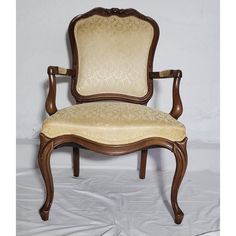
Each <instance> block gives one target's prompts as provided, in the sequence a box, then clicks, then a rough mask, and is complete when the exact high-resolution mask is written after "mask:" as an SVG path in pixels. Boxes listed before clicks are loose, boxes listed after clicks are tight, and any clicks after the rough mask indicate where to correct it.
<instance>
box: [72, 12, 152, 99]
mask: <svg viewBox="0 0 236 236" xmlns="http://www.w3.org/2000/svg"><path fill="white" fill-rule="evenodd" d="M74 34H75V39H76V44H77V47H78V53H79V72H78V80H77V85H76V89H77V91H78V93H80V94H81V95H84V96H85V95H92V94H101V93H118V94H126V95H130V96H135V97H143V96H145V95H146V93H147V89H148V88H147V60H148V54H149V49H150V46H151V43H152V40H153V35H154V30H153V26H152V25H151V24H150V23H149V22H147V21H144V20H142V19H139V18H137V17H134V16H128V17H118V16H115V15H113V16H110V17H103V16H99V15H94V16H91V17H89V18H84V19H80V20H79V21H78V22H77V23H76V25H75V28H74Z"/></svg>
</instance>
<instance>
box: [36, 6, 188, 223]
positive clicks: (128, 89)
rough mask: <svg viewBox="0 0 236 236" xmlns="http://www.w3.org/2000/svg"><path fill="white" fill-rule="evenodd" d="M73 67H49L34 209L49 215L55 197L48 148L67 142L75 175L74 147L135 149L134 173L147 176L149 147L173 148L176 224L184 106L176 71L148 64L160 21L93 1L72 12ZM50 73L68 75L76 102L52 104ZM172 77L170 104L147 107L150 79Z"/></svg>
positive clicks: (111, 151) (182, 162) (182, 160)
mask: <svg viewBox="0 0 236 236" xmlns="http://www.w3.org/2000/svg"><path fill="white" fill-rule="evenodd" d="M68 32H69V38H70V44H71V48H72V56H73V58H72V62H73V63H72V68H71V69H64V68H60V67H56V66H49V67H48V76H49V93H48V96H47V99H46V111H47V113H48V114H49V117H48V118H47V119H46V120H45V121H44V122H43V126H42V130H41V133H40V148H39V155H38V163H39V167H40V170H41V173H42V176H43V179H44V182H45V186H46V199H45V202H44V204H43V206H42V208H41V209H40V211H39V212H40V215H41V218H42V219H43V220H48V217H49V211H50V207H51V205H52V201H53V194H54V189H53V177H52V174H51V167H50V155H51V152H52V151H53V150H54V149H56V148H58V147H62V146H66V145H67V146H68V145H69V146H72V147H73V171H74V173H73V174H74V176H76V177H78V176H79V149H80V148H85V149H89V150H92V151H94V152H97V153H102V154H108V155H121V154H127V153H131V152H135V151H141V162H140V163H141V164H140V173H139V177H140V179H144V178H145V171H146V160H147V152H148V149H149V148H156V147H158V148H160V147H163V148H166V149H168V150H170V151H171V152H173V154H174V156H175V159H176V171H175V174H174V178H173V183H172V189H171V204H172V208H173V211H174V216H175V219H174V220H175V223H176V224H180V223H181V222H182V219H183V216H184V214H183V212H182V211H181V209H180V207H179V205H178V202H177V195H178V190H179V187H180V184H181V181H182V179H183V177H184V174H185V171H186V167H187V151H186V143H187V137H186V130H185V127H184V125H183V124H182V123H180V122H179V121H177V119H178V118H179V116H180V115H181V114H182V112H183V107H182V102H181V99H180V94H179V85H180V79H181V77H182V72H181V71H180V70H166V71H162V72H154V71H153V58H154V53H155V49H156V45H157V42H158V38H159V27H158V25H157V23H156V22H155V21H154V20H153V19H151V18H150V17H147V16H144V15H142V14H141V13H139V12H138V11H136V10H134V9H125V10H123V9H116V8H113V9H103V8H95V9H93V10H91V11H89V12H87V13H85V14H82V15H79V16H76V17H75V18H74V19H73V20H72V21H71V23H70V25H69V30H68ZM56 75H61V76H67V77H71V80H70V82H71V92H72V95H73V97H74V98H75V100H76V103H77V104H76V105H72V106H70V107H67V108H64V109H61V110H57V106H56V103H55V100H56V79H57V78H56ZM167 78H173V106H172V109H171V111H170V113H165V112H162V111H159V110H156V109H153V108H151V107H148V106H146V105H147V103H148V101H149V100H150V98H151V97H152V94H153V80H154V79H161V80H163V79H167Z"/></svg>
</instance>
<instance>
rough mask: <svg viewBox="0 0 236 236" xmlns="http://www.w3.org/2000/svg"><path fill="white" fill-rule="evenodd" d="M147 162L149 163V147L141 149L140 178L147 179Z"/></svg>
mask: <svg viewBox="0 0 236 236" xmlns="http://www.w3.org/2000/svg"><path fill="white" fill-rule="evenodd" d="M146 164H147V149H144V150H142V151H141V161H140V170H139V178H140V179H145V175H146Z"/></svg>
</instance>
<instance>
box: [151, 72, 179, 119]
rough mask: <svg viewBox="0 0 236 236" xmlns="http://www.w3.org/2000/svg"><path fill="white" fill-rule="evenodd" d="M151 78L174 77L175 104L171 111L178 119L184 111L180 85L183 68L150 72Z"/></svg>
mask: <svg viewBox="0 0 236 236" xmlns="http://www.w3.org/2000/svg"><path fill="white" fill-rule="evenodd" d="M150 78H151V79H166V78H173V79H174V81H173V87H172V100H173V103H172V104H173V105H172V109H171V111H170V113H169V114H170V115H171V116H172V117H174V118H175V119H176V120H177V119H178V118H179V117H180V116H181V114H182V113H183V105H182V101H181V97H180V92H179V86H180V81H181V78H182V71H181V70H165V71H161V72H150Z"/></svg>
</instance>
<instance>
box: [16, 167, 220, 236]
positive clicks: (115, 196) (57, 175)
mask: <svg viewBox="0 0 236 236" xmlns="http://www.w3.org/2000/svg"><path fill="white" fill-rule="evenodd" d="M53 176H54V184H55V196H54V202H53V205H52V208H51V212H50V219H49V221H47V222H43V221H42V220H41V218H40V216H39V214H38V209H39V208H40V207H41V205H42V203H43V199H44V185H43V181H42V178H41V175H40V173H39V170H38V169H35V170H23V169H22V170H18V171H17V219H16V220H17V235H23V236H28V235H30V236H38V235H46V236H51V235H52V236H54V235H55V236H56V235H58V236H59V235H60V236H61V235H71V236H72V235H74V236H75V235H76V236H100V235H103V236H154V235H155V236H157V235H160V236H195V235H204V236H218V235H219V222H220V220H219V175H218V174H215V173H211V172H208V171H202V172H191V173H187V174H186V175H185V179H184V181H183V184H182V187H181V188H180V192H179V205H180V207H181V208H182V210H183V211H184V213H185V218H184V220H183V222H182V224H181V225H176V224H174V222H173V219H172V210H171V207H170V198H169V195H170V188H171V181H172V177H173V172H160V171H159V172H157V171H147V176H146V179H144V180H140V179H139V178H138V172H137V171H130V170H127V171H125V170H112V171H108V170H104V171H103V170H96V169H95V170H89V169H82V170H81V174H80V177H79V178H74V177H72V171H71V170H70V169H53Z"/></svg>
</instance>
